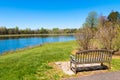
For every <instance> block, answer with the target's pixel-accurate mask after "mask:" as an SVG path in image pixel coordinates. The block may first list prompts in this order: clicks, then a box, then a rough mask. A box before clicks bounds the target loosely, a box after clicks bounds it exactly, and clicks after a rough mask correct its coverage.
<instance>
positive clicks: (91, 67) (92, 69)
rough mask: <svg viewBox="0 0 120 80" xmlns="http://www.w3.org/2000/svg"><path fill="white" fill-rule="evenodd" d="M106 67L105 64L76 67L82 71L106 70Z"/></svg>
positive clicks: (78, 70)
mask: <svg viewBox="0 0 120 80" xmlns="http://www.w3.org/2000/svg"><path fill="white" fill-rule="evenodd" d="M106 69H108V67H107V66H106V65H103V66H100V65H97V66H89V67H78V68H77V72H84V71H96V70H106Z"/></svg>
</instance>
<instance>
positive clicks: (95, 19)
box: [85, 12, 98, 28]
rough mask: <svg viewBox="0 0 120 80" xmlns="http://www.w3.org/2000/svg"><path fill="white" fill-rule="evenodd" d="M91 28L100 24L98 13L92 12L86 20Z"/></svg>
mask: <svg viewBox="0 0 120 80" xmlns="http://www.w3.org/2000/svg"><path fill="white" fill-rule="evenodd" d="M85 23H87V24H88V25H89V26H90V28H95V27H96V26H97V23H98V17H97V13H96V12H90V13H89V14H88V16H87V18H86V22H85Z"/></svg>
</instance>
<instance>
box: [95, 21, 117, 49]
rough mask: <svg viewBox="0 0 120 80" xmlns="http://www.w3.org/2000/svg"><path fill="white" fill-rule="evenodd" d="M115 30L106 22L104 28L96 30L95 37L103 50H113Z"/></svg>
mask: <svg viewBox="0 0 120 80" xmlns="http://www.w3.org/2000/svg"><path fill="white" fill-rule="evenodd" d="M115 35H116V29H115V28H114V27H113V25H112V23H111V22H106V24H105V26H104V27H100V28H99V29H98V32H97V35H96V37H97V38H98V40H99V41H100V42H101V44H102V45H103V47H104V48H106V49H113V46H114V45H113V40H114V39H115Z"/></svg>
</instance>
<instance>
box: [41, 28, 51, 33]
mask: <svg viewBox="0 0 120 80" xmlns="http://www.w3.org/2000/svg"><path fill="white" fill-rule="evenodd" d="M40 33H41V34H48V33H49V31H48V30H47V29H44V28H41V29H40Z"/></svg>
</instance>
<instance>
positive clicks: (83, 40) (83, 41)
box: [76, 26, 93, 50]
mask: <svg viewBox="0 0 120 80" xmlns="http://www.w3.org/2000/svg"><path fill="white" fill-rule="evenodd" d="M76 38H77V42H78V44H79V50H88V49H89V47H90V41H91V39H92V38H93V34H92V29H91V28H90V27H88V26H84V27H83V28H81V29H80V31H79V32H78V33H77V34H76Z"/></svg>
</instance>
